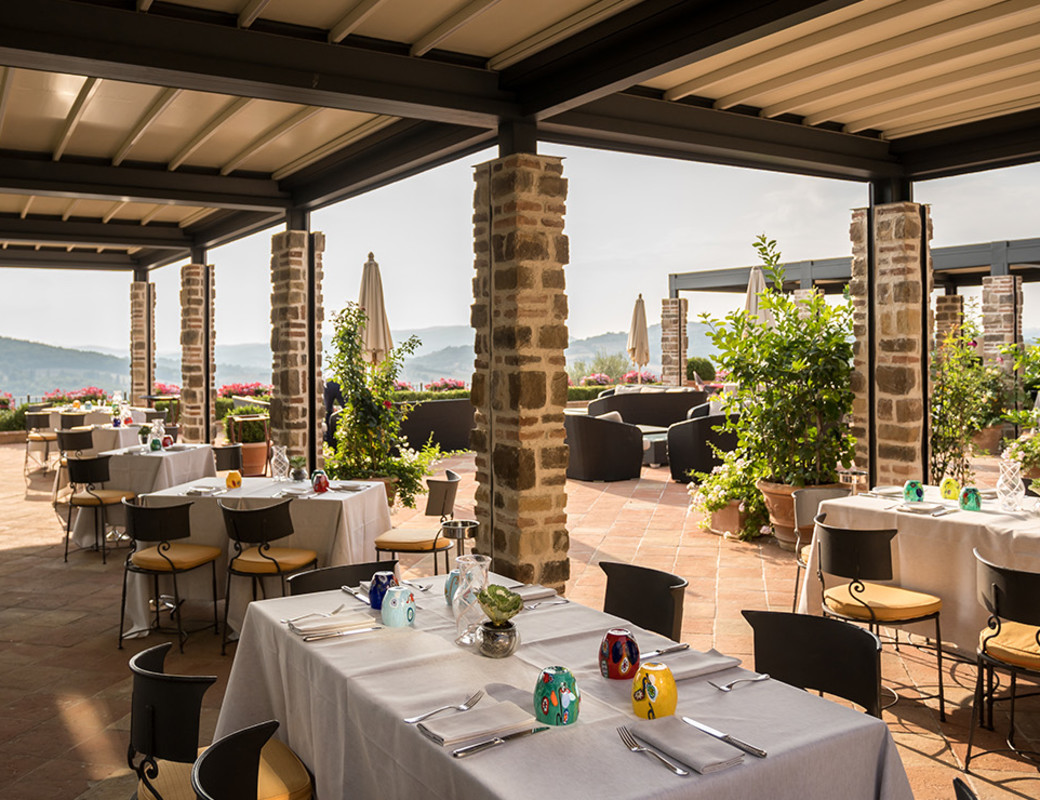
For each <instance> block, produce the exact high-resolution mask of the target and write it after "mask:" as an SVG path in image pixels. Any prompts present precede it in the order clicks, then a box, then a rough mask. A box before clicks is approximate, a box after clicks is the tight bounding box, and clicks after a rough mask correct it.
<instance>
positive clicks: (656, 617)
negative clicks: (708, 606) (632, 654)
mask: <svg viewBox="0 0 1040 800" xmlns="http://www.w3.org/2000/svg"><path fill="white" fill-rule="evenodd" d="M599 566H600V569H602V570H603V571H604V572H605V573H606V574H607V591H606V595H605V596H604V598H603V610H604V611H605V612H606V613H608V614H614V615H615V616H618V617H624V618H625V619H627V620H628V621H630V622H633V623H635V624H636V625H639V626H641V627H643V628H646V629H647V630H651V631H655V632H657V633H659V634H661V635H662V636H667V637H668V638H669V639H672V640H674V641H676V642H677V641H679V639H681V638H682V618H683V598H684V596H685V590H686V587H687V586H688V585H689V581H687V580H686V578H681V577H679V576H678V575H673V574H672V573H670V572H662V571H661V570H658V569H650V568H649V567H640V566H637V565H636V564H623V563H620V562H616V561H601V562H600V563H599Z"/></svg>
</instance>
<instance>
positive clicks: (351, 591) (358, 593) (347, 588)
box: [339, 586, 371, 606]
mask: <svg viewBox="0 0 1040 800" xmlns="http://www.w3.org/2000/svg"><path fill="white" fill-rule="evenodd" d="M339 588H340V589H342V590H343V591H344V592H346V593H347V594H352V595H354V597H355V598H356V599H358V600H360V601H361V602H362V603H364V604H365V605H366V606H367V605H371V604H370V603H369V602H368V598H367V597H365V596H364V595H363V594H361V590H360V589H354V588H353V587H351V586H340V587H339Z"/></svg>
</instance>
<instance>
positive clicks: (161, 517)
mask: <svg viewBox="0 0 1040 800" xmlns="http://www.w3.org/2000/svg"><path fill="white" fill-rule="evenodd" d="M191 506H192V504H191V503H190V502H189V503H181V504H179V505H175V506H142V505H138V504H137V503H136V502H133V503H131V502H129V501H127V500H124V501H123V511H124V512H126V532H127V535H128V536H130V539H131V545H130V552H129V553H128V554H127V556H126V562H125V563H124V564H123V599H122V602H121V604H120V606H119V649H120V650H122V649H123V626H124V624H125V622H126V584H127V577H128V576H129V574H130V573H131V572H135V573H137V574H139V575H151V576H152V587H153V590H154V597H155V627H156V628H159V611H160V608H161V607H162V601H161V600H160V595H159V578H160V576H163V575H169V576H170V580H171V581H172V582H173V607H172V608H171V609H170V616H171V617H176V619H177V644H178V646H179V648H180V651H181V652H182V653H183V652H184V640H185V639H187V638H188V634H187V633H186V632H185V630H184V624H183V621H182V620H181V595H180V590H179V589H178V587H177V576H178V575H179V574H181V573H182V572H191V571H192V570H194V569H198V568H199V567H203V566H205V565H206V564H209V565H210V569H211V571H212V574H213V633H214V634H218V633H220V623H219V620H218V617H217V560H218V559H219V558H220V557H221V556H222V555H223V551H222V550H221V549H220V548H219V547H210V546H208V545H202V544H190V543H186V542H180V541H177V540H179V539H187V538H189V537H190V536H191ZM138 545H144V548H143V549H141V550H138V549H137V548H138ZM206 627H208V626H206Z"/></svg>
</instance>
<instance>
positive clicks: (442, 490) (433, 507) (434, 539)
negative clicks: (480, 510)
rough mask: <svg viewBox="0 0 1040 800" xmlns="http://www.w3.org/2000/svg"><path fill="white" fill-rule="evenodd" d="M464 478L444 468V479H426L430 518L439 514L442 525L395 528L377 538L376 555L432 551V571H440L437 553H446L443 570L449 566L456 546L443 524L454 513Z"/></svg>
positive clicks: (391, 555) (393, 555)
mask: <svg viewBox="0 0 1040 800" xmlns="http://www.w3.org/2000/svg"><path fill="white" fill-rule="evenodd" d="M460 480H461V477H460V476H459V474H458V473H457V472H452V471H451V470H450V469H449V470H445V473H444V477H443V478H427V479H426V485H427V486H428V487H429V489H430V493H429V495H428V496H427V498H426V511H425V512H424V514H425V516H427V517H440V518H441V524H440V525H439V526H438V527H437V528H436V529H432V530H431V529H429V528H417V529H409V528H393V529H391V530H388V531H387V532H386V533H384V534H382V535H380V536H377V537H376V558H377V559H379V558H380V557H381V554H382V553H390V557H391V558H396V557H397V554H398V553H433V574H434V575H436V574H437V554H438V553H444V571H445V572H447V571H448V570H449V569H450V567H449V561H448V552H449V551H450V550H451V549H452V548H453V547H454V546H455V540H454V539H449V538H448V537H446V536H444V535H443V532H442V527H443V525H444V523H445V522H447V521H448V520H449V519H453V518H454V516H455V495H456V494H458V491H459V481H460Z"/></svg>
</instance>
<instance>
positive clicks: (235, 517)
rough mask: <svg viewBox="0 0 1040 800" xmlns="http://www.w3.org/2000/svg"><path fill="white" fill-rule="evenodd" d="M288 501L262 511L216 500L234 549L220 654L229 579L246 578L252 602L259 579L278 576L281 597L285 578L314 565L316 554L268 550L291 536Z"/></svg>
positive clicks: (295, 549)
mask: <svg viewBox="0 0 1040 800" xmlns="http://www.w3.org/2000/svg"><path fill="white" fill-rule="evenodd" d="M291 503H292V499H291V498H290V499H288V500H285V501H283V502H281V503H276V504H274V505H271V506H265V507H263V508H245V509H237V508H228V507H227V506H226V505H224V504H223V503H222V502H220V501H219V500H218V501H217V505H219V506H220V509H221V511H222V513H223V515H224V526H225V528H226V529H227V534H228V536H229V537H230V539H231V542H232V545H233V546H234V554H233V555H232V556H231V558H230V559H228V565H227V572H228V575H227V588H226V590H225V592H224V639H223V641H222V642H221V645H220V652H221V653H222V654H223V653H224V652H225V651H226V648H227V642H228V638H227V637H228V621H227V620H228V606H229V605H230V604H231V578H232V576H234V575H238V576H240V577H243V578H249V579H250V582H251V584H252V588H253V599H254V600H256V599H257V589H258V588H259V590H260V592H261V593H262V592H263V591H264V586H263V578H264V577H268V576H278V578H279V580H280V581H281V585H282V594H283V595H284V594H285V587H286V584H285V579H286V576H288V575H291V574H293V573H296V572H301V571H303V570H305V569H308V568H314V567H317V566H318V554H317V553H315V552H314V551H313V550H306V549H304V548H301V547H271V542H273V541H277V540H278V539H284V538H285V537H286V536H291V535H292V533H293V523H292V517H291V516H290V515H289V505H290V504H291Z"/></svg>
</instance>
